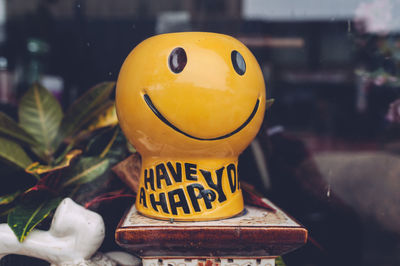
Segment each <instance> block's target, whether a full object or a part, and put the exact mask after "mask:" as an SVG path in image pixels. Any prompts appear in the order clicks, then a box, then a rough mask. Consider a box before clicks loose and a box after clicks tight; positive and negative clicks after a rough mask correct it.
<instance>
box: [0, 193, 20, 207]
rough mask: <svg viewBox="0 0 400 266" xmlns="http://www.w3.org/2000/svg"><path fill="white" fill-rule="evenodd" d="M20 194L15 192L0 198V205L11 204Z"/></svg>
mask: <svg viewBox="0 0 400 266" xmlns="http://www.w3.org/2000/svg"><path fill="white" fill-rule="evenodd" d="M20 194H21V191H17V192H14V193H12V194H8V195H3V196H1V197H0V205H7V204H9V203H11V202H13V201H14V200H15V199H16V198H17V197H18V196H19V195H20Z"/></svg>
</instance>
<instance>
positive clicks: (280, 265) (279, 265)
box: [275, 257, 286, 266]
mask: <svg viewBox="0 0 400 266" xmlns="http://www.w3.org/2000/svg"><path fill="white" fill-rule="evenodd" d="M275 266H286V264H285V262H284V261H283V259H282V257H277V258H276V259H275Z"/></svg>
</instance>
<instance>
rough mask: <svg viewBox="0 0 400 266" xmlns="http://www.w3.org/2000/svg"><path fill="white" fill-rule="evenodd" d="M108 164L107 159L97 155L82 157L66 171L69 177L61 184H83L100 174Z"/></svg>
mask: <svg viewBox="0 0 400 266" xmlns="http://www.w3.org/2000/svg"><path fill="white" fill-rule="evenodd" d="M109 166H110V161H109V160H108V159H101V158H98V157H86V158H82V159H81V160H80V161H79V162H78V163H77V164H76V165H75V167H74V168H73V169H71V171H69V172H68V173H67V176H68V177H69V179H68V180H67V181H66V182H65V183H64V184H63V186H64V187H66V186H69V185H72V184H74V185H76V184H85V183H88V182H91V181H93V180H95V179H96V178H97V177H99V176H101V175H102V174H103V173H104V172H105V171H106V170H107V169H108V168H109Z"/></svg>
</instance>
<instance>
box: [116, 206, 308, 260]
mask: <svg viewBox="0 0 400 266" xmlns="http://www.w3.org/2000/svg"><path fill="white" fill-rule="evenodd" d="M263 200H264V201H265V202H266V203H267V204H268V205H270V206H272V207H273V208H275V209H276V212H271V211H268V210H265V209H261V208H258V207H253V206H246V207H245V211H244V212H243V213H242V214H241V215H239V216H236V217H233V218H230V219H225V220H219V221H207V222H176V221H173V220H170V221H162V220H155V219H151V218H147V217H145V216H143V215H141V214H140V213H138V212H137V210H136V209H135V206H132V208H131V209H130V210H129V212H128V213H127V214H126V215H125V217H124V218H123V219H122V220H121V222H120V224H119V225H118V228H117V230H116V233H115V237H116V241H117V243H118V244H119V245H120V246H121V247H124V248H125V249H127V250H129V251H130V252H132V253H133V254H135V255H138V256H140V257H141V258H142V260H143V265H144V266H150V265H151V266H163V265H165V266H191V265H197V266H212V265H219V266H222V265H230V266H233V265H244V266H247V265H265V266H267V265H268V266H274V265H275V258H276V257H278V256H280V255H282V254H285V253H287V252H289V251H292V250H294V249H296V248H299V247H300V246H302V245H304V244H305V242H306V240H307V230H306V229H305V228H304V227H303V226H301V225H300V224H298V223H297V222H295V221H294V220H293V219H291V218H289V217H288V216H287V215H286V214H285V213H284V212H283V211H281V210H280V209H278V208H277V207H276V206H275V205H274V204H272V203H271V202H270V201H268V200H267V199H263Z"/></svg>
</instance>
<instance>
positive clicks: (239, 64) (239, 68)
mask: <svg viewBox="0 0 400 266" xmlns="http://www.w3.org/2000/svg"><path fill="white" fill-rule="evenodd" d="M231 60H232V65H233V68H234V69H235V71H236V73H238V74H239V75H241V76H242V75H243V74H244V73H245V72H246V62H245V61H244V59H243V56H242V55H241V54H240V53H239V52H238V51H236V50H233V51H232V53H231Z"/></svg>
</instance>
